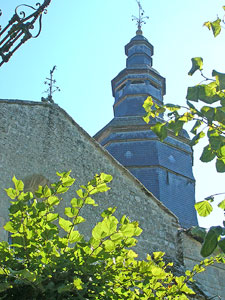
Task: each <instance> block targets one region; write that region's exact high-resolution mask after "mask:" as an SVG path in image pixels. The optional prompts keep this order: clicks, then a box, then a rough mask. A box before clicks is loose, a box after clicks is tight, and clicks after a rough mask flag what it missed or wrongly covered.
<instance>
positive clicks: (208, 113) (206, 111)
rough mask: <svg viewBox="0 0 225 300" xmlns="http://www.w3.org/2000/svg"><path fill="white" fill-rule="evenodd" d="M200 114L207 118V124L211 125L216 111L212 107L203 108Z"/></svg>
mask: <svg viewBox="0 0 225 300" xmlns="http://www.w3.org/2000/svg"><path fill="white" fill-rule="evenodd" d="M201 113H202V114H203V116H205V117H206V118H207V122H208V123H209V124H211V123H212V121H213V120H214V118H215V113H216V109H215V108H214V107H209V106H203V107H202V108H201Z"/></svg>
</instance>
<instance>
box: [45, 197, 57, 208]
mask: <svg viewBox="0 0 225 300" xmlns="http://www.w3.org/2000/svg"><path fill="white" fill-rule="evenodd" d="M47 202H48V204H49V205H51V206H53V205H58V204H59V202H60V200H59V198H58V197H57V196H50V197H49V198H48V200H47Z"/></svg>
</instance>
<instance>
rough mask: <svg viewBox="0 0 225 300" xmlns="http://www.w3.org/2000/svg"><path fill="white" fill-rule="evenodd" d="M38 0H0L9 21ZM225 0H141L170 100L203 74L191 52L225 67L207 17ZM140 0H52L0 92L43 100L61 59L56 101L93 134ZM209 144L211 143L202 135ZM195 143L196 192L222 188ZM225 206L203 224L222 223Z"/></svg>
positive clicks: (108, 108)
mask: <svg viewBox="0 0 225 300" xmlns="http://www.w3.org/2000/svg"><path fill="white" fill-rule="evenodd" d="M36 2H37V1H33V0H25V1H24V0H23V1H22V0H10V1H5V0H0V8H1V9H2V11H3V16H2V17H0V24H1V25H2V26H4V25H6V24H7V22H8V20H9V19H10V18H11V16H12V14H13V12H14V9H15V7H16V6H17V5H19V4H22V3H26V4H29V5H35V3H36ZM222 5H224V3H223V1H221V0H197V1H196V0H170V1H166V0H142V6H143V8H144V10H145V13H146V15H148V16H149V20H148V21H147V24H146V25H144V26H143V32H144V36H145V37H146V38H147V39H148V40H149V42H150V43H151V44H152V45H153V46H154V50H155V55H154V56H153V67H154V68H155V69H156V70H157V71H159V72H160V74H161V75H162V76H164V77H165V78H166V83H167V86H166V90H167V93H166V96H165V98H164V102H165V103H168V102H170V103H171V102H172V103H176V104H181V105H182V104H185V96H186V90H187V87H188V86H191V85H194V84H196V83H199V82H200V81H201V78H200V77H199V76H198V75H196V76H194V77H193V78H192V77H190V76H188V75H187V73H188V71H189V69H190V67H191V61H190V60H191V58H192V57H195V56H201V57H203V59H204V63H205V74H206V75H209V76H210V74H211V70H212V69H216V70H217V71H219V72H225V71H224V70H225V64H224V33H222V34H221V35H220V36H219V37H217V38H216V39H215V38H213V36H212V34H211V33H210V32H209V31H208V29H207V28H203V26H202V24H203V23H204V22H205V21H208V20H214V19H216V16H217V14H219V15H220V16H222V15H223V11H222V8H221V7H222ZM137 14H138V9H137V4H136V1H135V0H82V1H81V0H80V1H78V0H63V1H60V0H52V3H51V5H50V6H49V8H48V14H47V15H44V16H43V29H42V32H41V35H40V36H39V37H38V38H37V39H33V40H30V41H29V42H27V43H26V44H25V45H24V46H23V47H22V48H21V49H20V50H19V51H17V53H16V54H15V55H14V56H13V57H12V59H11V60H10V62H9V63H7V64H5V65H4V66H3V67H2V68H1V69H0V91H1V93H0V98H2V99H22V100H33V101H40V99H41V97H42V96H44V95H45V94H43V91H44V90H45V89H46V86H44V84H43V83H44V80H45V77H47V76H48V74H49V70H50V69H51V68H52V67H53V66H54V65H56V66H57V71H56V72H55V78H56V80H57V84H58V85H59V87H60V88H61V92H59V93H55V94H54V100H55V102H56V103H57V104H58V105H60V106H61V107H62V108H63V109H65V110H66V111H67V112H68V113H69V114H70V115H71V116H72V117H73V119H74V120H75V121H76V122H77V123H78V124H79V125H80V126H81V127H83V128H84V129H85V130H86V131H87V132H88V133H89V134H90V135H94V134H95V133H96V132H97V131H98V130H100V129H101V128H102V127H103V126H105V125H106V124H107V123H108V122H109V121H110V120H111V119H112V117H113V110H112V105H113V97H112V92H111V80H112V79H113V78H114V77H115V76H116V75H117V74H118V73H119V72H120V71H121V70H122V69H123V68H124V67H125V59H126V57H125V54H124V46H125V45H126V44H127V43H128V42H129V40H130V39H131V38H132V37H133V36H134V35H135V31H136V24H135V22H132V21H131V16H132V15H137ZM203 144H204V142H203ZM199 156H200V150H199V148H197V149H196V150H195V160H194V174H195V177H196V181H197V183H196V198H197V200H199V201H200V200H202V199H203V198H204V197H206V196H208V195H210V194H213V193H216V192H222V191H223V187H224V184H223V182H224V175H221V174H217V173H216V172H215V170H214V169H215V168H214V165H213V163H212V164H203V163H199V161H198V158H199ZM222 216H223V212H222V211H220V210H219V211H216V212H215V213H214V216H212V217H211V218H207V219H205V220H204V221H201V220H200V224H201V225H204V226H208V225H210V224H217V223H218V222H221V220H222Z"/></svg>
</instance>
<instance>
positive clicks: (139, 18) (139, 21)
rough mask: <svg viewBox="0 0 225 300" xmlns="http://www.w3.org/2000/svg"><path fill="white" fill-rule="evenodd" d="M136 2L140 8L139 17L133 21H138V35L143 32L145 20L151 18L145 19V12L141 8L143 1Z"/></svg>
mask: <svg viewBox="0 0 225 300" xmlns="http://www.w3.org/2000/svg"><path fill="white" fill-rule="evenodd" d="M136 2H137V4H138V7H139V17H136V16H132V21H137V27H138V31H137V33H142V30H141V27H142V24H146V22H145V19H149V17H148V16H145V17H144V13H145V11H144V10H143V8H142V6H141V1H140V0H136Z"/></svg>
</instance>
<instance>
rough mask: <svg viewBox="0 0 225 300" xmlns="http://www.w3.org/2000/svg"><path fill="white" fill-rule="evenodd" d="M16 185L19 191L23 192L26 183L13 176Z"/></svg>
mask: <svg viewBox="0 0 225 300" xmlns="http://www.w3.org/2000/svg"><path fill="white" fill-rule="evenodd" d="M12 181H13V183H14V185H15V189H16V190H17V191H20V192H22V191H23V188H24V184H23V182H22V180H17V179H16V177H15V176H13V179H12Z"/></svg>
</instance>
